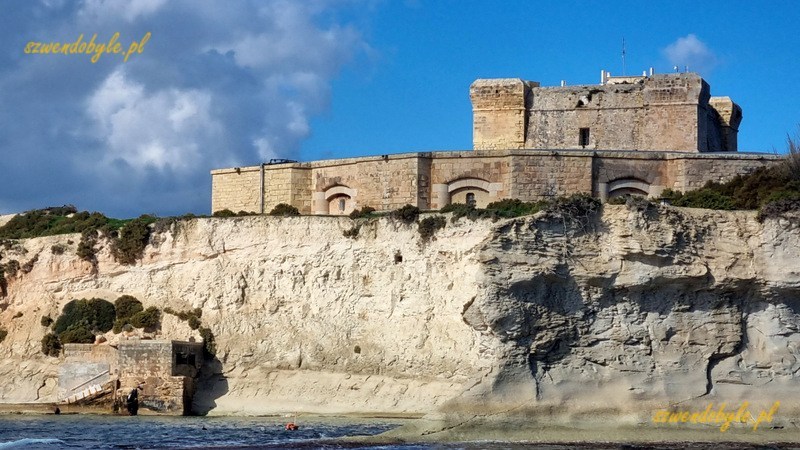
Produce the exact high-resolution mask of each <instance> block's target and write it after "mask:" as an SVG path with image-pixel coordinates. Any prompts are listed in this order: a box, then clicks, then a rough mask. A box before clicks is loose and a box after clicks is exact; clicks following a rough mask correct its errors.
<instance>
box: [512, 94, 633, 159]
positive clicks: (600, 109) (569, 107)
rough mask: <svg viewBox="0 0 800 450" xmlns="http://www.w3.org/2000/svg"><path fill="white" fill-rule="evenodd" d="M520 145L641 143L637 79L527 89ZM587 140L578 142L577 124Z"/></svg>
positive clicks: (623, 146)
mask: <svg viewBox="0 0 800 450" xmlns="http://www.w3.org/2000/svg"><path fill="white" fill-rule="evenodd" d="M532 97H533V102H532V106H531V108H530V110H529V113H528V114H529V117H528V130H527V136H526V142H525V146H526V147H527V148H535V149H583V148H585V149H619V150H635V149H641V148H647V147H646V146H645V145H643V142H641V134H642V133H641V124H642V122H643V120H642V119H643V118H642V111H643V109H642V108H643V98H642V97H643V94H642V87H641V86H638V85H622V84H621V85H614V86H569V87H546V88H538V89H532ZM581 128H588V129H589V141H588V144H587V145H586V146H585V147H584V146H582V145H581V144H580V141H579V136H580V129H581Z"/></svg>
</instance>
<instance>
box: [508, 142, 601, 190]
mask: <svg viewBox="0 0 800 450" xmlns="http://www.w3.org/2000/svg"><path fill="white" fill-rule="evenodd" d="M592 155H593V153H591V152H574V153H573V152H535V153H529V154H515V155H512V156H511V164H512V174H511V189H510V192H511V196H510V197H511V198H518V199H520V200H523V201H536V200H542V199H547V198H552V197H557V196H564V195H570V194H575V193H585V194H591V193H592Z"/></svg>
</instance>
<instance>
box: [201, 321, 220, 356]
mask: <svg viewBox="0 0 800 450" xmlns="http://www.w3.org/2000/svg"><path fill="white" fill-rule="evenodd" d="M198 331H199V332H200V337H201V338H203V351H204V352H205V353H206V354H207V355H209V356H212V357H213V356H215V355H216V354H217V342H216V339H215V338H214V333H212V332H211V329H209V328H206V327H202V328H200V329H199V330H198Z"/></svg>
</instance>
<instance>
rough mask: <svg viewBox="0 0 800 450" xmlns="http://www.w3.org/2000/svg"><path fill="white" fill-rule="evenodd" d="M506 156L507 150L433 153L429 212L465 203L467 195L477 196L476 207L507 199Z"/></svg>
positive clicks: (508, 176)
mask: <svg viewBox="0 0 800 450" xmlns="http://www.w3.org/2000/svg"><path fill="white" fill-rule="evenodd" d="M509 154H510V153H509V152H507V151H506V152H502V153H498V152H479V151H476V152H469V153H467V152H438V153H435V154H434V157H433V158H432V159H431V165H430V167H431V168H430V179H431V209H440V208H442V207H443V206H445V205H448V204H450V203H465V202H466V198H465V197H466V193H467V192H472V193H475V194H476V195H477V197H478V198H477V200H478V203H477V204H476V206H477V207H479V208H480V207H485V206H486V204H488V203H491V202H494V201H497V200H501V199H503V198H507V197H509V195H510V194H511V191H510V190H509V187H510V186H511V160H510V158H509V156H508V155H509ZM459 181H463V182H462V183H458V182H459ZM481 181H483V182H485V183H481Z"/></svg>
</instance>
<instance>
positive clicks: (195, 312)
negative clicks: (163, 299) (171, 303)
mask: <svg viewBox="0 0 800 450" xmlns="http://www.w3.org/2000/svg"><path fill="white" fill-rule="evenodd" d="M164 313H166V314H171V315H173V316H176V317H177V318H179V319H181V320H183V321H184V322H188V324H189V328H191V329H193V330H196V329H198V328H200V324H201V321H200V318H201V317H203V310H202V309H200V308H195V309H192V310H189V311H175V310H174V309H172V308H170V307H166V308H164Z"/></svg>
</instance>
